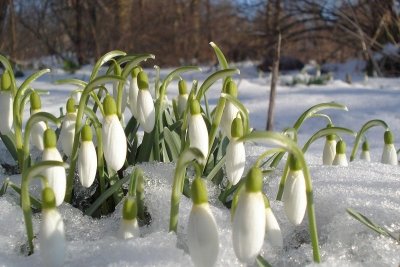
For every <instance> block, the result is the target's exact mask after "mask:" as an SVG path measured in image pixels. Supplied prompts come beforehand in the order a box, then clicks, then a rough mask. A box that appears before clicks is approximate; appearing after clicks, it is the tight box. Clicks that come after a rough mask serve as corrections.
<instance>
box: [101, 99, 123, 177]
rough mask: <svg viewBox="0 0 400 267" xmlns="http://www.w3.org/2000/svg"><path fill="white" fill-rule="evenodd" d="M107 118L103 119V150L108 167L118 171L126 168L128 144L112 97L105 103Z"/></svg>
mask: <svg viewBox="0 0 400 267" xmlns="http://www.w3.org/2000/svg"><path fill="white" fill-rule="evenodd" d="M103 107H104V113H105V117H104V119H103V128H102V134H103V149H104V158H105V159H106V162H107V166H109V167H110V168H112V169H113V170H114V171H118V170H120V169H121V168H122V166H124V163H125V158H126V152H127V144H126V137H125V132H124V129H123V128H122V125H121V123H120V121H119V120H118V116H117V107H116V105H115V101H114V99H113V98H112V97H111V96H106V97H105V99H104V102H103Z"/></svg>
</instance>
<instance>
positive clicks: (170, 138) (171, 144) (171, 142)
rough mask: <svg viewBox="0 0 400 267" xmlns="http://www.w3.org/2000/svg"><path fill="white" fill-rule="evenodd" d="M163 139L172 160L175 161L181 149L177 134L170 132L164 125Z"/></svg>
mask: <svg viewBox="0 0 400 267" xmlns="http://www.w3.org/2000/svg"><path fill="white" fill-rule="evenodd" d="M164 139H165V141H166V144H167V145H168V148H169V149H170V152H171V156H172V160H173V161H174V162H177V161H178V158H179V152H180V151H181V144H180V140H179V136H178V134H177V133H175V132H171V131H170V130H169V129H168V128H167V127H164Z"/></svg>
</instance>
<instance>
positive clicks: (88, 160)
mask: <svg viewBox="0 0 400 267" xmlns="http://www.w3.org/2000/svg"><path fill="white" fill-rule="evenodd" d="M81 139H82V142H81V146H80V148H79V156H78V174H79V181H80V182H81V184H82V186H84V187H90V186H91V185H92V184H93V181H94V179H95V177H96V170H97V154H96V148H95V147H94V144H93V141H92V130H91V128H90V126H89V125H85V126H83V128H82V132H81Z"/></svg>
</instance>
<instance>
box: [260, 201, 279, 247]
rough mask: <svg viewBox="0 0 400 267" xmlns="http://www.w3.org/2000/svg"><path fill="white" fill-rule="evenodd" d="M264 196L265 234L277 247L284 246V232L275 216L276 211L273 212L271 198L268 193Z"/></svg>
mask: <svg viewBox="0 0 400 267" xmlns="http://www.w3.org/2000/svg"><path fill="white" fill-rule="evenodd" d="M263 197H264V205H265V235H266V239H267V240H269V242H270V243H271V244H272V245H273V246H276V247H282V246H283V239H282V232H281V228H280V227H279V224H278V221H277V220H276V218H275V215H274V213H273V212H272V209H271V206H270V204H269V200H268V198H267V196H266V195H263Z"/></svg>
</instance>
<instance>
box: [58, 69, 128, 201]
mask: <svg viewBox="0 0 400 267" xmlns="http://www.w3.org/2000/svg"><path fill="white" fill-rule="evenodd" d="M112 81H122V79H121V78H120V77H118V76H114V75H108V76H102V77H99V78H96V79H95V80H93V81H92V82H90V83H89V84H88V85H87V86H86V87H85V89H84V90H83V93H82V96H81V99H80V101H79V107H78V111H77V115H76V123H75V136H74V143H73V146H72V153H71V167H70V170H69V172H68V176H67V188H66V192H65V202H68V203H71V200H72V189H73V181H74V180H73V179H74V174H75V167H76V161H77V159H78V145H79V130H80V128H81V126H82V118H83V113H84V110H85V107H86V101H87V100H88V98H89V96H90V92H92V91H93V90H95V89H96V88H97V87H98V86H99V85H102V84H104V83H106V82H112Z"/></svg>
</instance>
